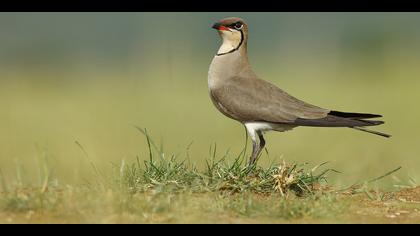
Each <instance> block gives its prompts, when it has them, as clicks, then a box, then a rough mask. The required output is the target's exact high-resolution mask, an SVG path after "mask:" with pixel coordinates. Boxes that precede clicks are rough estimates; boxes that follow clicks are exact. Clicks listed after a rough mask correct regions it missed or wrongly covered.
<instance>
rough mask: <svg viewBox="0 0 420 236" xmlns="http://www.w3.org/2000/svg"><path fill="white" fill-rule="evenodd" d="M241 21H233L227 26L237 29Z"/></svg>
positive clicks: (240, 25)
mask: <svg viewBox="0 0 420 236" xmlns="http://www.w3.org/2000/svg"><path fill="white" fill-rule="evenodd" d="M242 25H243V24H242V22H235V23H232V24H230V25H229V28H233V29H239V28H241V27H242Z"/></svg>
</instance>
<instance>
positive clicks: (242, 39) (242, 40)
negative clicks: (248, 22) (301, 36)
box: [216, 30, 244, 56]
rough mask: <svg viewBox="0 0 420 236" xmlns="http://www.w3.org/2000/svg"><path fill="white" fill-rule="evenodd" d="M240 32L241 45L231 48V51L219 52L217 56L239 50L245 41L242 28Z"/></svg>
mask: <svg viewBox="0 0 420 236" xmlns="http://www.w3.org/2000/svg"><path fill="white" fill-rule="evenodd" d="M239 32H241V42H240V43H239V45H238V46H237V47H236V48H234V49H232V50H230V51H229V52H224V53H217V54H216V56H223V55H226V54H229V53H232V52H234V51H237V50H238V49H239V48H240V47H241V46H242V43H243V42H244V32H242V30H240V31H239Z"/></svg>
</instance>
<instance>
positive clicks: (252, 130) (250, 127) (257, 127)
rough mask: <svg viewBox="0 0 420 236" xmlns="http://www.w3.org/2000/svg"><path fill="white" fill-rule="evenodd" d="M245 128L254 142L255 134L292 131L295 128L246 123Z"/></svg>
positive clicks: (267, 123)
mask: <svg viewBox="0 0 420 236" xmlns="http://www.w3.org/2000/svg"><path fill="white" fill-rule="evenodd" d="M245 127H246V130H247V131H248V133H249V135H250V136H251V139H252V140H255V138H256V135H257V132H266V131H271V130H274V131H279V132H284V131H287V130H291V129H293V128H294V127H295V126H293V125H286V124H276V123H269V122H246V123H245Z"/></svg>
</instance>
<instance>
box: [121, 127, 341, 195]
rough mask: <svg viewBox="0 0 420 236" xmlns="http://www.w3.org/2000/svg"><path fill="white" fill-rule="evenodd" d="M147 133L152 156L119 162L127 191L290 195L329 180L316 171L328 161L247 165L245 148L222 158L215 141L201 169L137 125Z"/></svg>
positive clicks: (306, 193)
mask: <svg viewBox="0 0 420 236" xmlns="http://www.w3.org/2000/svg"><path fill="white" fill-rule="evenodd" d="M136 128H137V129H138V130H139V131H140V132H141V133H142V134H143V135H144V136H145V137H146V141H147V144H148V147H149V158H148V160H147V161H144V163H143V165H142V164H141V163H140V161H139V158H137V163H133V164H131V165H126V164H125V162H123V163H122V164H121V165H120V166H116V169H117V170H118V171H116V172H118V173H119V174H118V175H116V176H118V178H117V181H116V182H117V184H116V186H118V187H119V188H123V189H124V190H125V191H128V192H131V193H136V192H147V191H151V190H152V191H169V190H170V191H172V192H182V191H184V192H185V191H188V192H194V193H199V192H217V191H220V192H227V193H229V194H235V193H243V192H252V193H257V194H270V193H280V195H281V196H287V195H288V193H289V192H293V193H294V194H295V195H297V196H304V195H308V194H314V191H315V190H318V189H320V188H319V186H321V185H322V184H323V183H326V177H327V176H326V175H327V173H329V172H331V171H333V172H337V171H335V170H332V169H326V170H324V171H322V172H320V173H319V174H316V171H317V170H318V169H319V168H320V167H321V166H323V165H325V164H326V163H322V164H320V165H318V166H316V167H314V168H312V169H311V170H306V166H307V163H305V164H303V165H298V164H293V165H288V164H286V162H285V161H283V162H282V164H279V165H275V164H272V165H270V166H269V167H267V168H262V167H258V166H252V167H248V166H247V165H246V156H245V150H246V148H244V150H243V151H242V152H241V153H240V154H239V155H238V156H236V158H234V159H233V161H232V162H230V161H229V160H228V157H229V156H228V154H229V153H228V152H227V153H226V154H225V155H224V156H223V157H222V158H220V159H217V158H216V147H217V146H216V145H214V148H211V149H210V155H211V159H210V160H206V164H207V165H206V168H205V170H204V171H200V170H198V168H196V166H194V165H193V164H187V163H189V162H187V160H179V158H178V157H177V156H175V155H170V156H167V155H166V154H165V153H164V152H163V150H162V149H159V148H157V145H156V144H155V143H154V142H153V140H152V139H151V137H150V135H149V134H148V133H147V130H143V129H140V128H138V127H136Z"/></svg>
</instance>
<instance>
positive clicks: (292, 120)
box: [208, 17, 391, 166]
mask: <svg viewBox="0 0 420 236" xmlns="http://www.w3.org/2000/svg"><path fill="white" fill-rule="evenodd" d="M212 28H213V29H216V30H217V32H218V33H219V36H220V37H221V39H222V44H221V46H220V48H219V50H218V51H217V53H216V55H215V56H214V58H213V60H212V62H211V64H210V67H209V71H208V90H209V95H210V98H211V101H212V102H213V105H214V106H215V107H216V108H217V109H218V110H219V111H220V112H221V113H222V114H224V115H225V116H227V117H229V118H231V119H234V120H236V121H238V122H240V123H242V124H243V125H244V126H245V128H246V131H247V134H248V135H249V137H250V138H251V140H252V154H251V156H250V157H249V163H248V165H249V166H253V165H255V164H256V162H257V159H258V158H259V155H260V153H261V151H262V150H263V149H264V147H265V144H266V141H265V139H264V133H265V132H268V131H278V132H284V131H288V130H292V129H293V128H296V127H299V126H309V127H348V128H352V129H355V130H359V131H364V132H368V133H371V134H376V135H379V136H382V137H386V138H389V137H391V135H389V134H386V133H381V132H377V131H373V130H369V129H366V128H365V127H366V126H376V125H381V124H384V121H381V120H376V119H374V120H372V118H379V117H382V115H377V114H368V113H355V112H340V111H336V110H330V109H324V108H321V107H318V106H315V105H312V104H309V103H307V102H304V101H302V100H299V99H297V98H295V97H293V96H292V95H290V94H288V93H287V92H285V91H283V90H282V89H280V88H279V87H277V86H276V85H274V84H272V83H270V82H268V81H266V80H263V79H261V78H259V77H258V76H257V74H256V73H255V72H254V71H253V70H252V68H251V66H250V63H249V60H248V51H247V43H248V25H247V23H246V22H245V21H244V20H243V19H241V18H238V17H228V18H224V19H221V20H219V21H217V22H216V23H214V24H213V25H212Z"/></svg>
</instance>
